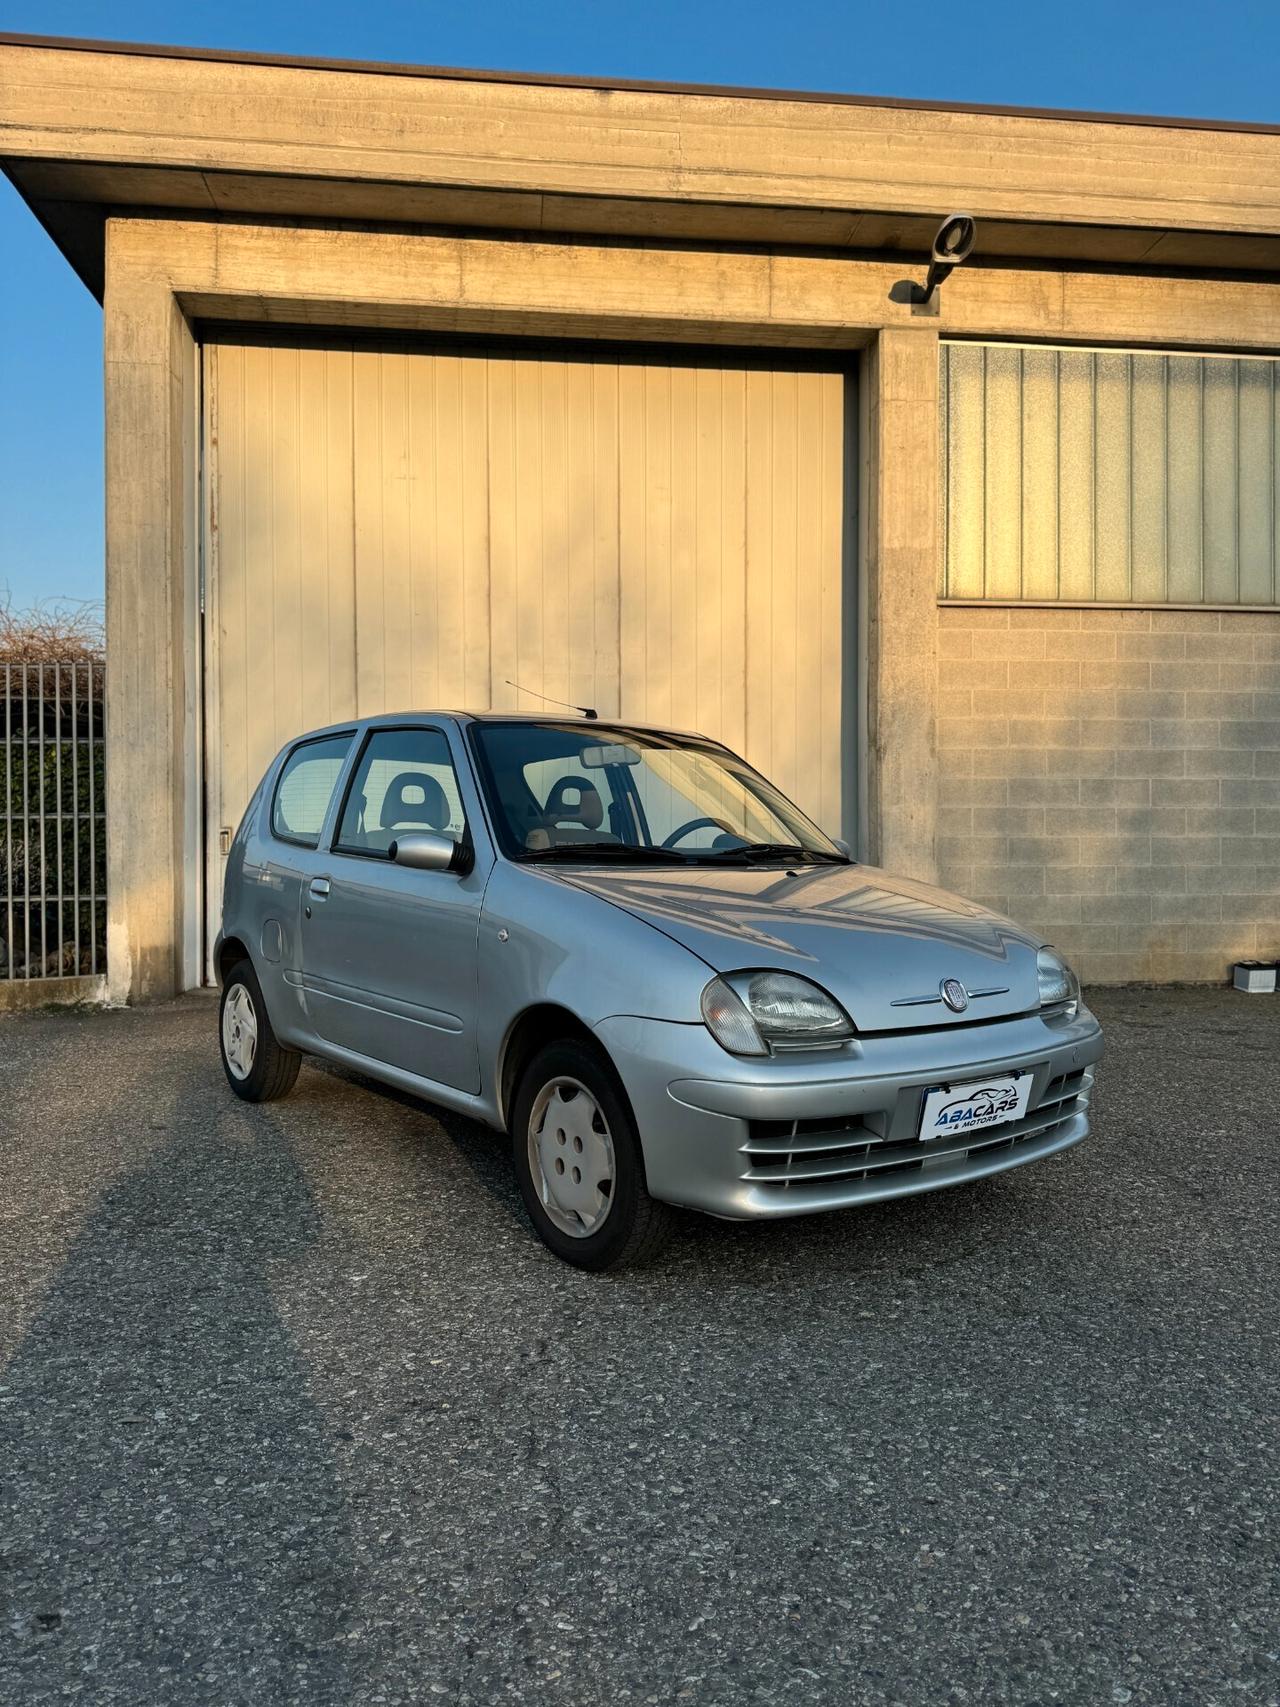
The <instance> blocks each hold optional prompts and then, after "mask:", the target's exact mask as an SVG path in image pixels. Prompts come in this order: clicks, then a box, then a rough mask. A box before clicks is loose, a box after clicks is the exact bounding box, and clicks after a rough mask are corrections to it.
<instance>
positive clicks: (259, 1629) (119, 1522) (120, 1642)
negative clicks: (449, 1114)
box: [0, 1078, 359, 1702]
mask: <svg viewBox="0 0 1280 1707" xmlns="http://www.w3.org/2000/svg"><path fill="white" fill-rule="evenodd" d="M148 1104H150V1105H151V1106H153V1107H155V1108H160V1107H164V1106H170V1107H171V1106H172V1103H171V1087H170V1089H169V1090H166V1089H165V1087H164V1085H162V1084H161V1082H160V1080H159V1079H158V1078H157V1079H156V1080H155V1081H153V1084H152V1085H150V1086H148V1085H145V1084H144V1085H142V1086H137V1085H135V1086H134V1087H133V1088H132V1090H131V1094H130V1097H129V1099H128V1101H127V1103H124V1102H122V1103H121V1104H120V1105H119V1106H118V1107H117V1108H116V1109H114V1110H113V1111H112V1118H114V1119H116V1120H119V1121H121V1122H132V1123H134V1125H135V1127H138V1126H140V1120H139V1110H140V1108H142V1109H145V1107H146V1106H147V1105H148ZM179 1119H180V1124H181V1135H180V1136H177V1135H175V1136H174V1137H172V1138H168V1139H160V1140H158V1141H157V1146H156V1148H154V1149H153V1150H152V1151H151V1152H150V1154H149V1155H148V1157H147V1159H146V1161H145V1162H144V1163H143V1164H142V1165H140V1166H138V1167H136V1168H135V1169H133V1170H132V1171H130V1172H127V1173H124V1174H121V1175H120V1176H118V1177H117V1178H116V1180H115V1181H114V1183H113V1184H111V1185H110V1186H109V1187H108V1188H107V1190H106V1191H105V1192H104V1194H103V1195H102V1196H101V1198H100V1199H99V1200H98V1202H97V1204H96V1205H95V1207H94V1209H93V1211H92V1213H91V1215H90V1217H89V1219H88V1220H87V1221H86V1223H85V1224H84V1226H83V1227H82V1229H81V1231H80V1233H79V1235H78V1236H77V1237H76V1238H75V1240H74V1241H73V1243H72V1245H71V1246H70V1248H69V1251H68V1253H67V1256H66V1260H65V1262H64V1263H63V1265H62V1267H61V1268H60V1270H59V1271H58V1273H57V1275H56V1277H55V1279H54V1280H53V1283H52V1285H51V1287H50V1289H49V1291H48V1293H47V1294H46V1296H45V1298H44V1300H43V1303H42V1304H41V1306H40V1307H39V1308H38V1310H37V1312H36V1314H35V1316H34V1317H33V1319H32V1321H31V1323H30V1326H29V1328H28V1331H27V1332H26V1334H25V1336H24V1337H23V1339H22V1340H21V1342H20V1343H19V1345H18V1347H17V1349H16V1350H15V1353H14V1355H13V1357H12V1359H11V1360H10V1362H9V1364H8V1366H7V1368H6V1369H5V1370H4V1371H3V1374H2V1375H0V1401H2V1402H0V1462H3V1464H4V1466H5V1474H4V1478H3V1493H2V1495H0V1538H2V1540H0V1555H2V1556H0V1600H2V1601H3V1610H2V1611H0V1696H4V1697H5V1698H6V1699H9V1700H15V1701H16V1700H19V1699H21V1700H34V1699H41V1700H43V1699H51V1700H52V1699H59V1700H61V1699H69V1698H70V1697H72V1696H73V1695H74V1696H75V1697H76V1698H80V1697H81V1696H82V1695H92V1693H93V1690H94V1685H93V1681H92V1680H93V1676H94V1674H95V1672H98V1671H101V1672H103V1673H104V1674H108V1675H109V1676H110V1677H111V1679H112V1688H113V1690H115V1689H121V1688H123V1691H124V1693H123V1694H122V1695H121V1697H120V1698H121V1699H126V1698H127V1699H130V1700H133V1701H136V1702H151V1701H159V1700H162V1699H163V1700H169V1699H175V1698H181V1699H199V1700H206V1699H207V1700H222V1701H233V1700H245V1699H250V1698H252V1699H256V1700H303V1699H307V1698H308V1697H310V1696H323V1697H324V1698H325V1699H341V1698H343V1695H344V1691H345V1687H346V1668H347V1662H346V1659H345V1657H344V1652H343V1650H344V1647H345V1646H346V1632H347V1629H348V1625H349V1620H350V1617H351V1609H352V1608H353V1607H354V1606H356V1605H358V1602H359V1583H358V1580H357V1578H356V1575H355V1572H354V1569H353V1566H352V1563H351V1558H352V1552H351V1544H350V1529H349V1524H348V1517H347V1513H346V1511H345V1508H344V1503H343V1496H342V1493H341V1491H340V1483H339V1475H338V1467H337V1464H336V1461H335V1456H334V1450H335V1442H334V1441H333V1439H332V1437H331V1434H330V1431H329V1429H328V1427H327V1425H326V1421H325V1418H324V1416H323V1414H322V1413H321V1411H320V1410H319V1409H318V1407H317V1406H316V1405H315V1403H314V1402H313V1401H312V1400H311V1398H310V1397H309V1396H308V1368H307V1365H306V1363H305V1361H304V1359H303V1358H302V1357H301V1356H300V1355H299V1352H298V1350H297V1348H296V1346H295V1344H294V1342H293V1339H292V1337H291V1335H290V1333H289V1331H288V1328H287V1326H286V1324H285V1322H284V1321H283V1320H282V1319H281V1316H280V1314H279V1311H278V1309H277V1307H276V1305H275V1302H274V1300H273V1296H272V1287H271V1274H272V1271H273V1269H279V1268H282V1267H284V1266H286V1265H290V1264H293V1263H295V1262H297V1261H298V1259H299V1257H300V1256H301V1255H302V1254H304V1253H305V1251H306V1249H307V1248H308V1247H309V1246H310V1244H311V1243H313V1242H314V1240H315V1239H316V1237H317V1235H318V1231H319V1224H318V1218H317V1214H316V1209H315V1205H314V1202H313V1200H312V1197H311V1193H310V1191H309V1189H308V1186H307V1183H306V1181H305V1179H304V1177H303V1174H302V1172H301V1170H300V1168H299V1166H298V1163H297V1161H296V1159H295V1157H294V1155H293V1153H292V1150H291V1148H290V1146H289V1144H288V1142H287V1141H286V1139H285V1138H284V1136H283V1135H282V1133H281V1131H280V1130H279V1128H278V1126H277V1125H276V1124H275V1123H274V1121H273V1120H272V1119H271V1117H270V1115H269V1113H268V1112H267V1111H265V1110H248V1109H246V1108H245V1107H244V1106H243V1105H241V1104H230V1103H228V1106H225V1107H221V1108H219V1109H218V1111H217V1113H216V1115H215V1116H213V1117H212V1118H210V1119H209V1120H208V1121H207V1122H203V1121H201V1120H200V1119H199V1118H198V1117H192V1116H189V1115H188V1116H185V1117H175V1118H174V1119H172V1120H171V1123H170V1124H171V1126H178V1125H179ZM247 1146H252V1150H253V1154H252V1166H251V1167H246V1166H245V1165H244V1160H245V1152H246V1147H247ZM6 1673H7V1674H8V1676H9V1687H8V1689H7V1690H6V1687H5V1684H4V1678H5V1676H6ZM113 1698H115V1697H114V1695H113Z"/></svg>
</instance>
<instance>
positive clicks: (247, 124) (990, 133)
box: [0, 40, 1280, 242]
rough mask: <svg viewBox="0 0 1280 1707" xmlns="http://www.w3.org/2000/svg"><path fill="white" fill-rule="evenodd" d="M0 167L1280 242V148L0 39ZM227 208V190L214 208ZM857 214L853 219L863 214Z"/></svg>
mask: <svg viewBox="0 0 1280 1707" xmlns="http://www.w3.org/2000/svg"><path fill="white" fill-rule="evenodd" d="M0 155H4V156H5V157H8V158H11V159H37V160H43V161H46V162H53V161H75V162H86V163H97V164H105V163H114V164H119V165H122V166H129V165H133V166H147V167H160V168H168V169H176V170H192V171H197V172H221V173H223V174H239V175H241V176H243V175H246V174H255V175H267V176H272V177H276V178H292V179H299V178H310V179H340V180H346V181H348V182H350V183H360V182H366V183H370V184H378V185H389V184H390V185H394V184H433V185H439V186H442V187H454V188H459V189H475V190H479V191H499V192H504V193H509V194H512V195H519V196H523V197H528V198H530V199H531V201H532V202H533V203H534V204H535V205H533V206H532V207H531V208H529V209H528V210H527V211H526V213H525V214H524V215H523V216H522V220H521V222H522V223H530V224H534V225H537V224H540V223H541V222H542V209H541V207H540V206H539V205H537V204H538V199H539V198H540V197H542V196H549V197H555V196H561V197H573V198H579V199H581V198H588V197H590V198H598V199H601V200H604V201H615V202H616V201H618V200H620V199H625V200H627V201H635V200H652V201H666V202H686V203H699V204H737V205H751V206H757V207H782V208H793V209H811V210H820V209H830V210H834V211H836V212H837V213H839V214H842V215H847V216H848V223H849V226H850V232H849V238H848V240H849V241H856V242H861V241H862V239H861V238H859V237H858V235H857V233H856V231H855V230H854V229H853V227H854V226H855V225H856V222H857V217H862V216H865V215H873V216H874V215H876V214H878V213H880V212H884V211H895V212H901V213H920V214H927V215H929V216H936V215H939V214H942V213H945V212H947V211H949V210H950V209H951V208H953V207H963V208H965V209H966V210H967V211H969V212H972V213H974V214H975V215H977V216H978V218H980V219H982V218H990V219H1002V218H1003V219H1009V220H1016V221H1021V222H1037V221H1039V222H1044V223H1047V224H1075V225H1096V226H1120V225H1127V226H1134V227H1147V228H1150V229H1151V230H1152V231H1153V232H1159V231H1171V232H1176V231H1179V230H1192V231H1201V232H1212V231H1219V232H1241V233H1250V232H1253V233H1268V232H1271V233H1274V232H1275V230H1276V228H1277V226H1278V225H1280V134H1277V133H1275V132H1270V133H1268V132H1266V131H1263V130H1261V129H1245V128H1243V127H1242V128H1240V129H1227V128H1222V129H1218V128H1214V129H1208V128H1204V127H1200V126H1195V125H1193V124H1180V123H1179V122H1178V121H1176V120H1170V121H1167V122H1166V121H1161V122H1149V123H1115V122H1109V121H1107V120H1106V119H1100V118H1097V117H1087V116H1052V117H1050V116H1045V115H1036V114H1030V113H1017V112H991V111H976V112H966V111H962V110H949V111H929V110H923V109H921V108H919V107H913V108H907V109H904V108H903V107H900V106H899V107H895V105H894V104H893V102H892V101H891V100H887V99H886V100H885V101H884V102H882V103H875V104H861V103H859V104H853V103H850V102H846V101H841V100H840V99H838V98H833V99H828V100H823V99H821V98H816V99H812V100H803V101H799V100H793V99H791V100H789V99H786V98H777V97H770V96H768V95H764V94H743V93H741V92H737V91H734V90H731V89H725V90H719V91H704V92H701V93H682V92H679V91H672V90H661V89H643V88H582V87H566V86H556V85H552V84H548V83H536V82H534V83H521V82H519V81H505V80H499V79H493V80H486V79H485V77H484V76H483V75H474V76H470V77H450V76H448V75H435V76H433V75H397V74H395V73H392V72H389V71H388V70H387V69H386V68H382V69H379V68H378V67H376V66H369V67H363V68H361V67H351V66H340V65H324V64H322V63H321V64H311V65H307V66H299V65H278V64H277V65H271V64H262V63H246V62H243V61H237V60H236V59H234V58H207V59H202V58H199V57H198V56H190V57H182V58H173V57H165V56H163V55H158V54H154V53H148V52H147V51H146V50H145V49H140V50H138V51H136V52H129V51H121V52H113V53H100V52H94V51H91V50H89V51H87V50H85V49H84V48H79V47H77V46H75V44H65V45H64V44H57V43H38V44H31V43H25V44H24V43H22V42H16V41H12V40H11V41H8V42H0ZM208 193H209V194H210V196H211V198H212V197H213V195H214V191H213V190H212V189H210V191H209V192H208ZM854 210H856V216H855V211H854Z"/></svg>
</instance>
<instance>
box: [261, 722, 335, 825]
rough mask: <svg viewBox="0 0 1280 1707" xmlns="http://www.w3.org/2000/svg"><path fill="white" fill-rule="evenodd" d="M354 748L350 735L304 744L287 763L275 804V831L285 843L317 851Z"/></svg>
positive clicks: (326, 737)
mask: <svg viewBox="0 0 1280 1707" xmlns="http://www.w3.org/2000/svg"><path fill="white" fill-rule="evenodd" d="M350 747H351V737H350V735H326V736H325V737H324V739H323V740H320V741H304V742H303V744H302V746H300V747H295V748H294V749H293V751H292V752H291V753H290V754H289V757H288V758H287V759H286V760H285V762H284V768H283V769H282V770H281V772H280V778H279V781H278V782H277V783H276V796H275V799H274V800H273V801H272V803H271V829H272V833H273V834H274V835H277V836H279V837H280V839H281V840H282V841H286V842H298V843H300V844H301V846H303V847H305V848H313V847H315V846H316V845H317V844H318V842H319V840H320V830H321V828H322V826H323V824H324V820H325V814H326V813H327V812H328V810H329V800H330V798H331V796H332V794H333V789H334V784H335V783H336V782H337V780H338V775H339V773H340V772H341V770H342V766H343V764H344V762H345V760H346V757H347V753H348V751H349V749H350Z"/></svg>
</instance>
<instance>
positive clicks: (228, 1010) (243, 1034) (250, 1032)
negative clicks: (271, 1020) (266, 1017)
mask: <svg viewBox="0 0 1280 1707" xmlns="http://www.w3.org/2000/svg"><path fill="white" fill-rule="evenodd" d="M257 1052H258V1016H257V1014H256V1013H255V1012H254V1008H253V997H252V996H251V995H250V994H249V992H248V991H247V990H246V989H245V987H244V985H243V984H237V985H236V986H235V988H234V989H233V990H231V992H230V993H229V994H228V996H227V999H226V1002H225V1003H224V1004H223V1008H222V1053H223V1055H224V1056H225V1057H226V1061H227V1066H228V1067H230V1069H231V1071H232V1073H233V1074H234V1075H235V1077H236V1078H237V1079H247V1078H248V1077H249V1074H250V1073H251V1072H252V1071H253V1058H254V1056H255V1055H256V1054H257Z"/></svg>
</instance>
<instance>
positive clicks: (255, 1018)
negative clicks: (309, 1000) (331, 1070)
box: [218, 960, 302, 1102]
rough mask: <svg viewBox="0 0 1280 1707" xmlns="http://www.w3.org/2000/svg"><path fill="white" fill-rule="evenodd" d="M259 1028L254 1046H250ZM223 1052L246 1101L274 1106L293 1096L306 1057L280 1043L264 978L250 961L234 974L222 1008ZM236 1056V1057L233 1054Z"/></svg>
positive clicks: (220, 1032) (235, 1085) (232, 1082)
mask: <svg viewBox="0 0 1280 1707" xmlns="http://www.w3.org/2000/svg"><path fill="white" fill-rule="evenodd" d="M246 1021H248V1022H249V1024H251V1025H252V1027H253V1037H252V1042H251V1046H250V1048H249V1049H248V1051H247V1052H246V1050H245V1048H244V1043H245V1040H246V1033H247V1030H248V1026H247V1025H246ZM218 1050H219V1053H220V1054H221V1056H222V1070H223V1072H224V1073H225V1074H226V1075H227V1083H228V1084H229V1085H230V1086H231V1089H232V1090H233V1091H234V1092H235V1093H236V1095H237V1096H238V1097H240V1098H242V1099H243V1101H245V1102H274V1101H275V1100H276V1098H277V1097H284V1096H288V1094H289V1092H290V1091H291V1090H292V1089H293V1087H294V1082H295V1081H296V1079H297V1077H298V1069H299V1067H301V1065H302V1056H301V1055H300V1054H299V1053H298V1051H297V1050H296V1049H286V1048H285V1047H284V1045H283V1044H282V1043H280V1042H279V1041H278V1039H277V1038H276V1034H275V1032H274V1031H273V1030H272V1029H271V1021H270V1019H269V1018H268V1017H267V1004H266V1003H265V1002H264V1001H263V999H262V986H261V985H260V984H259V983H258V975H257V973H256V972H255V971H254V970H253V967H252V965H251V964H250V962H249V961H247V960H242V961H240V963H239V964H238V965H237V966H235V967H234V968H233V969H232V970H231V972H230V973H229V974H228V976H227V979H226V982H225V983H224V984H223V986H222V1000H221V1002H220V1003H219V1004H218ZM229 1051H230V1053H229Z"/></svg>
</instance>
